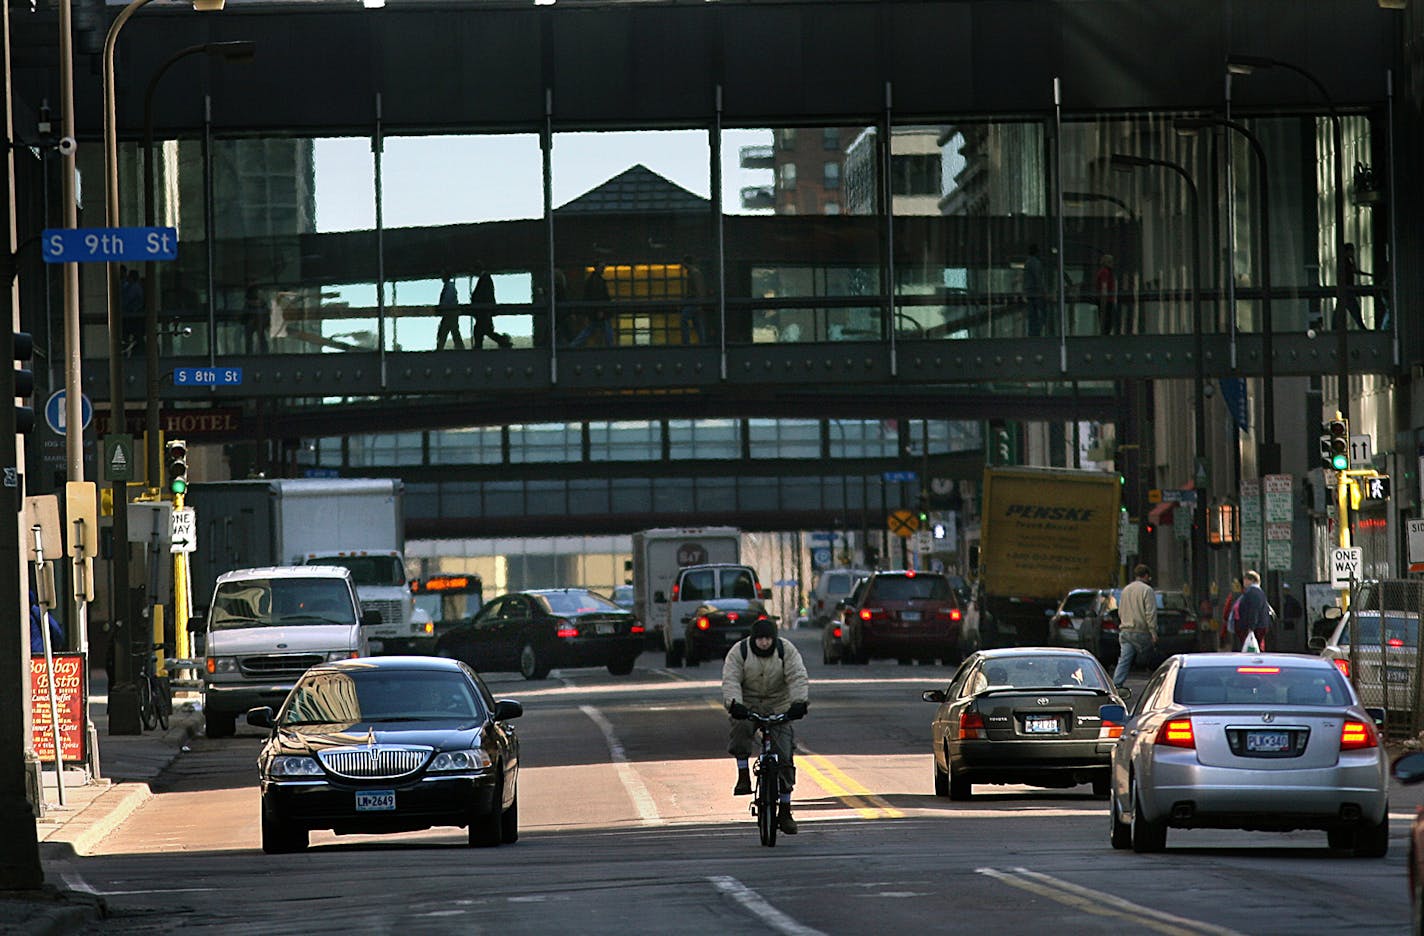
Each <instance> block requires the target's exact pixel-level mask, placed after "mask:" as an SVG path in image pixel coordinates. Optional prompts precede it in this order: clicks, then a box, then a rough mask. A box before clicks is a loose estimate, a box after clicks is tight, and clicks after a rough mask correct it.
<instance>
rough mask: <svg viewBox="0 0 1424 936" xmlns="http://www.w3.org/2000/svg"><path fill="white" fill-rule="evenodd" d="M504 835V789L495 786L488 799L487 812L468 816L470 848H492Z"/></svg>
mask: <svg viewBox="0 0 1424 936" xmlns="http://www.w3.org/2000/svg"><path fill="white" fill-rule="evenodd" d="M503 837H504V790H503V788H501V787H495V790H494V796H493V798H492V799H491V800H490V808H489V812H484V813H478V812H477V813H475V814H474V815H472V816H470V846H471V847H472V848H493V847H494V846H496V845H498V844H499V843H500V842H501V841H502V840H503Z"/></svg>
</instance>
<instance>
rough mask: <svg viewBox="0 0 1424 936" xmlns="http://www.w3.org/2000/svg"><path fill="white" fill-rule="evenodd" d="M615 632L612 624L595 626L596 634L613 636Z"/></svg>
mask: <svg viewBox="0 0 1424 936" xmlns="http://www.w3.org/2000/svg"><path fill="white" fill-rule="evenodd" d="M613 631H614V627H613V625H612V624H597V625H595V626H594V632H595V633H598V634H611V633H613Z"/></svg>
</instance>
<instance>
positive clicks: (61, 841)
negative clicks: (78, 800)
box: [40, 783, 153, 859]
mask: <svg viewBox="0 0 1424 936" xmlns="http://www.w3.org/2000/svg"><path fill="white" fill-rule="evenodd" d="M152 798H153V791H152V790H150V789H149V788H148V784H147V783H116V784H114V785H113V786H111V787H110V788H109V789H107V790H105V791H104V792H103V793H101V794H99V795H98V796H97V797H95V798H94V800H93V802H91V803H89V805H87V806H85V807H84V809H83V810H82V811H80V813H79V814H78V815H76V816H75V817H74V818H73V819H71V820H70V821H69V822H67V823H65V824H64V825H63V826H62V827H61V828H59V829H57V830H55V832H54V833H53V834H52V835H50V837H49V838H47V839H45V840H44V841H43V842H41V843H40V855H41V857H42V858H44V857H52V858H57V859H63V858H70V857H74V856H76V855H89V854H91V853H92V852H93V851H94V849H95V847H96V846H97V845H98V844H99V843H100V842H102V841H103V840H104V838H105V837H106V836H107V835H108V834H109V833H110V832H113V831H114V830H115V829H117V828H118V827H119V826H121V825H123V823H124V822H125V820H127V819H128V818H129V817H130V816H132V815H133V814H134V813H135V812H137V811H138V808H139V807H140V806H142V805H143V804H144V803H146V802H148V801H149V800H150V799H152ZM46 852H49V853H50V854H49V855H48V856H46V854H45V853H46ZM56 852H57V854H56Z"/></svg>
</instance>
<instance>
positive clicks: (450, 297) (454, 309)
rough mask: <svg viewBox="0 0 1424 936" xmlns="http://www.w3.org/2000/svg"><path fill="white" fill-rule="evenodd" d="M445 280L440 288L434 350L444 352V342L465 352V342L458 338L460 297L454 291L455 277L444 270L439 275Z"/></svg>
mask: <svg viewBox="0 0 1424 936" xmlns="http://www.w3.org/2000/svg"><path fill="white" fill-rule="evenodd" d="M441 277H442V278H443V279H444V280H445V282H444V285H442V286H441V287H440V327H439V328H438V329H436V331H435V350H436V351H444V350H445V342H446V340H447V339H448V340H451V341H453V342H454V343H455V350H457V351H463V350H465V340H464V339H463V338H461V337H460V295H459V293H457V292H456V291H455V277H454V276H453V275H452V274H451V273H450V271H448V270H446V271H445V272H444V273H442V274H441Z"/></svg>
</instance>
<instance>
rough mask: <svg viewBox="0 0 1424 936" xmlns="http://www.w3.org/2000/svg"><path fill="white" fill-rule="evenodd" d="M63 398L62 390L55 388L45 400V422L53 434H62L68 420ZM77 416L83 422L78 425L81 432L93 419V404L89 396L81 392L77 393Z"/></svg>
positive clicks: (64, 398)
mask: <svg viewBox="0 0 1424 936" xmlns="http://www.w3.org/2000/svg"><path fill="white" fill-rule="evenodd" d="M65 400H66V397H65V393H64V391H63V390H56V391H54V392H53V393H51V394H50V395H49V399H48V400H46V401H45V407H44V417H45V424H46V425H48V426H49V430H50V432H53V433H54V434H55V435H64V428H65V426H66V425H67V424H68V421H69V411H68V409H67V408H66V406H65ZM79 417H80V420H81V422H82V423H83V425H81V426H80V427H79V430H80V431H81V432H82V431H84V430H85V429H88V428H89V423H90V422H91V421H92V420H93V419H94V404H93V403H90V402H89V398H88V397H87V396H85V395H84V394H82V393H81V394H80V395H79Z"/></svg>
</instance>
